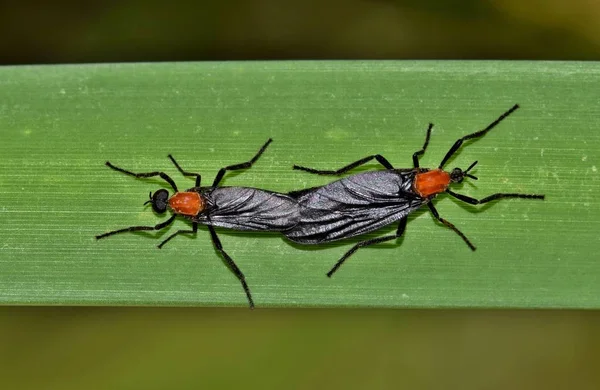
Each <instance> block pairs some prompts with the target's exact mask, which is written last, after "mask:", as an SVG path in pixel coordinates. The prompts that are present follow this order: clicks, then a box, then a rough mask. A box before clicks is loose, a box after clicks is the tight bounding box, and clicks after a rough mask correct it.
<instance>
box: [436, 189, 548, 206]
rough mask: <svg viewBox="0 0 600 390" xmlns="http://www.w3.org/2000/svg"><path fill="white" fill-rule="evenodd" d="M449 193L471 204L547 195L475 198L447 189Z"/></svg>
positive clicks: (539, 197)
mask: <svg viewBox="0 0 600 390" xmlns="http://www.w3.org/2000/svg"><path fill="white" fill-rule="evenodd" d="M446 192H447V193H449V194H450V195H452V196H453V197H455V198H456V199H458V200H462V201H463V202H466V203H469V204H483V203H487V202H491V201H492V200H496V199H502V198H524V199H544V197H545V195H535V194H493V195H490V196H486V197H485V198H483V199H481V200H480V199H475V198H471V197H470V196H466V195H463V194H457V193H456V192H452V191H450V190H446Z"/></svg>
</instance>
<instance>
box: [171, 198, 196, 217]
mask: <svg viewBox="0 0 600 390" xmlns="http://www.w3.org/2000/svg"><path fill="white" fill-rule="evenodd" d="M169 206H170V207H171V209H172V210H173V211H174V212H175V213H176V214H181V215H187V216H191V217H195V216H196V215H198V214H200V213H201V212H202V211H203V210H204V207H205V205H204V199H202V197H201V196H200V194H199V193H197V192H178V193H176V194H175V195H173V196H172V197H171V198H170V199H169Z"/></svg>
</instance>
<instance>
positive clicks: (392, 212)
mask: <svg viewBox="0 0 600 390" xmlns="http://www.w3.org/2000/svg"><path fill="white" fill-rule="evenodd" d="M415 173H416V172H415V171H414V170H411V171H396V170H387V171H372V172H364V173H360V174H357V175H353V176H349V177H346V178H344V179H341V180H337V181H335V182H333V183H330V184H327V185H325V186H322V187H315V188H311V189H308V190H303V191H298V192H292V193H290V196H292V197H295V198H296V199H298V207H299V208H300V221H299V223H298V224H297V225H296V226H295V227H294V228H293V229H291V230H289V231H286V232H284V234H285V236H286V237H287V238H289V239H290V240H292V241H294V242H298V243H302V244H319V243H325V242H330V241H336V240H341V239H344V238H348V237H354V236H358V235H360V234H365V233H368V232H372V231H374V230H377V229H379V228H381V227H383V226H386V225H389V224H391V223H393V222H395V221H398V220H400V219H402V218H403V217H405V216H406V215H408V214H409V213H410V212H412V211H414V210H416V209H418V208H419V207H421V206H422V205H423V204H425V203H427V202H428V199H426V198H422V197H420V196H418V195H417V194H415V193H414V191H413V190H412V183H413V180H414V177H415Z"/></svg>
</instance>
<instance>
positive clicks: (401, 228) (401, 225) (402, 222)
mask: <svg viewBox="0 0 600 390" xmlns="http://www.w3.org/2000/svg"><path fill="white" fill-rule="evenodd" d="M407 220H408V218H407V217H404V218H402V219H401V220H400V222H399V223H398V229H397V230H396V234H394V235H390V236H383V237H377V238H372V239H370V240H365V241H361V242H359V243H358V244H356V245H354V246H353V247H352V248H350V250H349V251H348V252H346V253H345V254H344V256H342V258H341V259H339V260H338V261H337V263H335V265H334V266H333V268H331V270H329V272H327V276H328V277H331V275H333V274H334V273H335V272H336V271H337V270H338V268H340V267H341V266H342V264H344V261H346V259H348V257H350V256H352V255H353V254H354V252H356V251H357V250H359V249H360V248H362V247H365V246H368V245H373V244H379V243H380V242H385V241H390V240H393V239H395V238H398V237H400V236H401V235H402V234H404V230H406V221H407Z"/></svg>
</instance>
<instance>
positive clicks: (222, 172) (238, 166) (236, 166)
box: [212, 138, 273, 187]
mask: <svg viewBox="0 0 600 390" xmlns="http://www.w3.org/2000/svg"><path fill="white" fill-rule="evenodd" d="M271 142H273V140H272V139H271V138H269V139H268V140H267V142H266V143H265V144H264V145H263V146H262V147H261V148H260V150H259V151H258V153H256V155H255V156H254V157H252V159H251V160H250V161H246V162H243V163H240V164H234V165H229V166H227V167H225V168H221V169H220V170H219V172H218V173H217V177H215V180H214V181H213V185H212V186H213V187H216V186H217V185H219V183H220V182H221V179H223V176H224V175H225V172H227V171H237V170H238V169H246V168H250V167H251V166H252V164H254V163H255V162H256V160H258V158H259V157H260V155H261V154H263V152H264V151H265V149H267V146H269V144H270V143H271Z"/></svg>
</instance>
